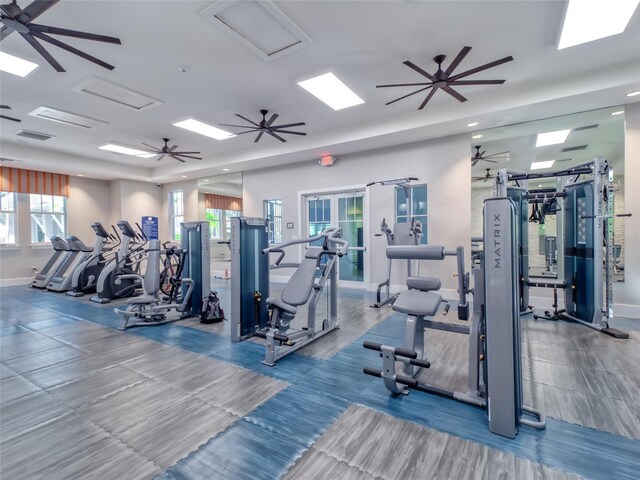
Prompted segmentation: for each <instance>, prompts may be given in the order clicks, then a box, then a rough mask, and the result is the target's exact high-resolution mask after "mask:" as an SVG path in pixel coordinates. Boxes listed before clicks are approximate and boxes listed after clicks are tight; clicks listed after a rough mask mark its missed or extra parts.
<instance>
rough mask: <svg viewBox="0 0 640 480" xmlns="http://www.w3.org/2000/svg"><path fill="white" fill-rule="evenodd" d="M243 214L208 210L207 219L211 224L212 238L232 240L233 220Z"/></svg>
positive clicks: (234, 211)
mask: <svg viewBox="0 0 640 480" xmlns="http://www.w3.org/2000/svg"><path fill="white" fill-rule="evenodd" d="M241 214H242V212H240V211H237V210H218V209H216V208H207V210H206V212H205V218H206V219H207V221H208V222H209V232H210V233H211V238H213V239H217V240H229V239H230V238H231V218H232V217H239V216H240V215H241Z"/></svg>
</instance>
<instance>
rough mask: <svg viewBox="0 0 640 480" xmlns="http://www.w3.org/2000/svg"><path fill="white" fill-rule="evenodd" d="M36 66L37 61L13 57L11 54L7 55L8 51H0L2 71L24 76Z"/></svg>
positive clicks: (0, 67)
mask: <svg viewBox="0 0 640 480" xmlns="http://www.w3.org/2000/svg"><path fill="white" fill-rule="evenodd" d="M37 66H38V64H37V63H33V62H29V61H28V60H23V59H22V58H18V57H14V56H13V55H9V54H8V53H4V52H0V70H2V71H3V72H7V73H11V74H13V75H18V76H19V77H26V76H27V75H29V74H30V73H31V72H32V71H33V70H34V69H35V68H36V67H37Z"/></svg>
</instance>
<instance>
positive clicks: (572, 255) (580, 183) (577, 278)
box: [494, 157, 631, 338]
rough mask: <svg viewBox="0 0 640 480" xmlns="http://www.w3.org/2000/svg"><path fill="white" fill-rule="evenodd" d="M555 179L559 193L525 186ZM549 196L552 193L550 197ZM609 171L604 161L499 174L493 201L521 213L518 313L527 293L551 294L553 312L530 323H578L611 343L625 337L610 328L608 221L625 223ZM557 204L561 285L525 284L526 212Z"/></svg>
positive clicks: (610, 227)
mask: <svg viewBox="0 0 640 480" xmlns="http://www.w3.org/2000/svg"><path fill="white" fill-rule="evenodd" d="M541 178H557V179H558V184H559V185H558V188H552V189H542V190H537V189H529V188H528V180H530V179H535V180H539V179H541ZM549 190H551V191H549ZM613 191H614V184H613V171H612V170H611V169H610V168H609V165H608V164H607V161H606V160H605V159H603V158H599V157H598V158H594V159H593V160H592V161H590V162H586V163H583V164H580V165H576V166H574V167H571V168H568V169H566V170H560V171H555V172H546V173H523V172H515V171H509V170H506V169H502V170H500V171H499V172H498V174H497V176H496V180H495V185H494V195H495V196H496V197H509V198H511V199H512V200H513V201H514V203H515V205H516V209H518V210H519V211H520V212H521V216H520V219H519V223H518V226H517V236H516V238H517V244H518V246H519V251H520V255H519V258H518V283H519V285H520V296H519V299H518V302H519V308H520V311H521V312H526V311H529V310H530V309H531V307H529V288H531V287H539V288H552V289H553V295H554V311H553V312H545V315H544V316H538V315H534V318H546V319H548V320H567V321H572V322H577V323H580V324H582V325H585V326H587V327H590V328H593V329H595V330H598V331H600V332H602V333H605V334H607V335H610V336H613V337H616V338H629V334H627V333H625V332H622V331H620V330H618V329H615V328H611V327H610V325H609V322H610V321H611V320H613V281H614V279H615V271H614V268H615V260H614V245H613V218H614V217H630V216H631V214H629V213H625V214H619V215H615V214H614V212H613ZM550 199H562V211H561V218H562V221H559V222H558V228H559V235H558V236H557V238H556V241H557V245H558V247H557V255H558V259H557V266H558V278H560V279H563V281H562V282H532V281H530V280H529V258H528V245H527V244H528V216H527V215H528V209H529V202H530V201H539V200H550ZM558 289H562V290H564V309H562V310H559V309H558V301H557V300H558V298H557V297H558V294H557V290H558Z"/></svg>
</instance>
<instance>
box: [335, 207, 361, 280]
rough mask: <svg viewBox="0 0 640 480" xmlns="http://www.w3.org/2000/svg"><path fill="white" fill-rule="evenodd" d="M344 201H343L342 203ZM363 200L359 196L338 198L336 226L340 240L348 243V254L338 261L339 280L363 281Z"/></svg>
mask: <svg viewBox="0 0 640 480" xmlns="http://www.w3.org/2000/svg"><path fill="white" fill-rule="evenodd" d="M343 200H344V201H343ZM362 205H363V198H362V196H359V195H357V196H356V195H354V196H351V197H346V198H340V201H339V202H338V210H339V211H338V218H340V219H342V220H341V221H340V222H338V226H339V227H340V228H341V229H342V238H344V239H345V240H346V241H347V242H349V252H348V254H347V255H345V256H343V257H342V258H340V260H339V278H340V280H346V281H352V282H362V281H363V280H364V250H356V248H359V247H364V219H363V208H362Z"/></svg>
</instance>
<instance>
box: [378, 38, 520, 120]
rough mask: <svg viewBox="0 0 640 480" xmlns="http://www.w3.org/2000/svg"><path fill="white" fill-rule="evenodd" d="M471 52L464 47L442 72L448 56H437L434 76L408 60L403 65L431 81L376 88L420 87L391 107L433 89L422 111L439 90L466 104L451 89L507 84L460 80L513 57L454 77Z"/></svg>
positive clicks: (420, 107)
mask: <svg viewBox="0 0 640 480" xmlns="http://www.w3.org/2000/svg"><path fill="white" fill-rule="evenodd" d="M470 51H471V47H463V48H462V50H460V53H458V56H457V57H456V58H455V59H454V60H453V62H451V63H450V64H449V66H448V67H447V69H446V70H442V62H444V61H445V59H446V58H447V57H446V55H436V56H435V57H433V61H434V62H436V63H437V64H438V70H437V71H436V73H434V74H433V75H431V74H430V73H428V72H426V71H425V70H423V69H422V68H420V67H419V66H417V65H416V64H414V63H412V62H410V61H409V60H407V61H405V62H402V63H404V64H405V65H406V66H407V67H409V68H411V69H412V70H415V71H416V72H418V73H419V74H420V75H422V76H423V77H426V78H427V79H428V80H429V81H428V82H421V83H397V84H390V85H377V86H376V88H389V87H420V88H419V89H418V90H415V91H414V92H411V93H409V94H407V95H404V96H402V97H400V98H396V99H395V100H391V101H390V102H387V103H386V104H385V105H391V104H392V103H395V102H397V101H399V100H402V99H404V98H407V97H410V96H411V95H415V94H416V93H420V92H424V91H425V90H429V89H431V91H430V92H429V94H428V95H427V97H426V98H425V99H424V100H423V102H422V103H421V104H420V106H419V107H418V110H422V109H423V108H424V107H425V106H426V105H427V103H429V100H431V98H432V97H433V95H434V94H435V93H436V91H437V90H438V89H440V90H443V91H445V92H447V93H448V94H449V95H451V96H452V97H453V98H455V99H457V100H458V101H460V102H466V101H467V99H466V98H465V97H463V96H462V95H460V94H459V93H458V92H457V91H455V90H454V89H453V88H451V87H454V86H466V85H502V84H503V83H504V82H505V80H460V79H461V78H464V77H468V76H469V75H473V74H474V73H478V72H481V71H483V70H487V69H489V68H493V67H497V66H498V65H502V64H503V63H507V62H510V61H511V60H513V57H511V56H508V57H504V58H501V59H500V60H495V61H493V62H489V63H487V64H485V65H482V66H480V67H475V68H472V69H471V70H467V71H465V72H462V73H458V74H457V75H452V73H453V71H454V70H455V69H456V68H457V67H458V65H460V62H462V60H463V59H464V57H466V56H467V54H468V53H469V52H470Z"/></svg>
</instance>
